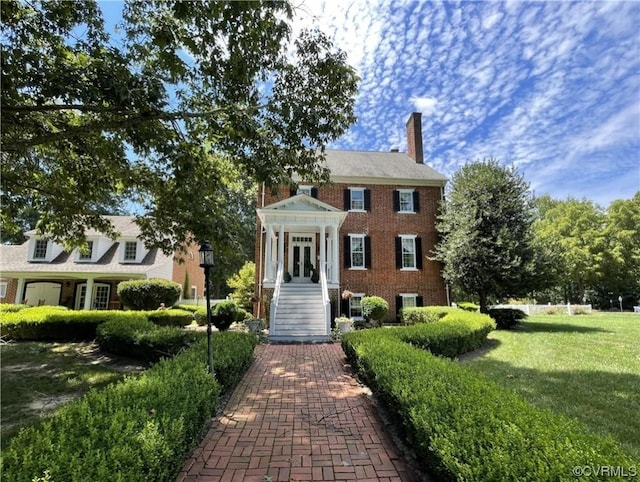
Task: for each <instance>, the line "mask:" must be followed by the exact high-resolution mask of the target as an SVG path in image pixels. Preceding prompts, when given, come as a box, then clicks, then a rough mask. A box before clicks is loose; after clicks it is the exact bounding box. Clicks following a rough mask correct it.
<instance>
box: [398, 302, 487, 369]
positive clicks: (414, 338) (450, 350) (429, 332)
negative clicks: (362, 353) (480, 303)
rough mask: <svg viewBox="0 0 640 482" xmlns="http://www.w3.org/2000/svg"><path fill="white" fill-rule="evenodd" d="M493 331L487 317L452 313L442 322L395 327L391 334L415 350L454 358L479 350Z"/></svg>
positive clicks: (460, 312)
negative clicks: (416, 348)
mask: <svg viewBox="0 0 640 482" xmlns="http://www.w3.org/2000/svg"><path fill="white" fill-rule="evenodd" d="M495 327H496V325H495V323H494V322H493V320H492V319H491V318H490V317H489V316H487V315H482V314H480V313H471V312H469V311H463V310H455V311H451V312H449V313H448V314H447V315H445V316H444V317H443V318H442V319H441V321H437V322H434V323H428V324H425V323H422V324H418V325H413V326H403V327H398V328H397V329H395V330H393V334H394V335H395V336H397V337H398V338H399V339H401V340H402V341H404V342H406V343H410V344H411V345H414V346H416V347H418V348H422V349H425V350H429V351H431V352H432V353H434V354H436V355H442V356H446V357H450V358H453V357H455V356H456V355H460V354H462V353H467V352H469V351H473V350H477V349H478V348H480V347H481V346H482V345H483V343H484V342H485V340H486V339H487V335H488V334H489V333H491V331H493V330H494V329H495Z"/></svg>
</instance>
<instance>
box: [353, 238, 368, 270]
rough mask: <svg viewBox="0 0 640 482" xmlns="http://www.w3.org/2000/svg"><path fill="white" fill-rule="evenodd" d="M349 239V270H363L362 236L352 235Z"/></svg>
mask: <svg viewBox="0 0 640 482" xmlns="http://www.w3.org/2000/svg"><path fill="white" fill-rule="evenodd" d="M349 238H350V239H351V268H360V269H364V267H365V264H364V248H365V246H364V234H352V235H350V236H349Z"/></svg>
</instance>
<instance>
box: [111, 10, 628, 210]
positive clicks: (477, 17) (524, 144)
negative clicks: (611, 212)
mask: <svg viewBox="0 0 640 482" xmlns="http://www.w3.org/2000/svg"><path fill="white" fill-rule="evenodd" d="M294 4H296V5H298V6H297V8H296V21H295V28H294V32H295V31H296V30H298V29H300V28H302V27H309V26H317V27H319V28H320V29H321V30H323V31H324V32H326V33H327V34H329V35H330V36H331V37H332V38H333V40H334V42H335V44H336V45H337V46H339V47H340V48H342V49H343V50H345V51H346V52H347V54H348V58H349V62H350V64H351V65H353V66H354V67H355V68H356V69H357V71H358V74H359V76H360V77H361V78H362V80H361V84H360V91H359V94H358V97H357V103H356V114H357V116H358V121H357V122H356V124H355V125H353V126H352V128H351V129H350V130H349V131H348V132H347V133H346V134H345V135H344V136H343V137H342V138H341V139H340V140H339V141H338V142H336V143H335V144H333V145H331V146H329V147H332V148H339V149H355V150H373V151H387V150H389V149H391V148H399V149H400V150H401V151H406V133H405V124H406V121H407V119H408V117H409V114H410V113H411V112H414V111H417V112H422V114H423V117H422V121H423V124H422V130H423V141H424V151H425V162H427V163H428V164H430V165H431V166H432V167H434V168H435V169H437V170H438V171H440V172H442V173H443V174H445V175H447V176H451V175H452V174H453V173H454V172H455V171H456V170H457V169H458V168H459V167H460V166H462V165H464V164H465V163H467V162H471V161H474V160H477V159H483V158H487V157H494V158H496V159H498V160H499V161H500V162H501V163H503V164H505V165H515V166H516V167H517V168H518V169H519V171H520V172H521V173H523V174H524V176H525V179H526V180H527V181H528V182H529V183H530V185H531V188H532V189H533V190H534V192H535V194H536V195H543V194H549V195H551V196H552V197H554V198H556V199H566V198H567V197H568V196H572V197H575V198H583V197H584V198H587V199H591V200H593V201H595V202H597V203H598V204H600V205H601V206H603V207H607V206H608V205H609V203H610V202H611V201H612V200H614V199H626V198H631V197H632V196H633V195H634V194H635V193H636V192H637V191H639V190H640V29H639V28H638V26H639V25H640V2H637V1H627V2H622V1H600V2H586V1H581V2H569V1H536V2H523V1H501V2H499V1H486V2H430V1H400V0H393V1H392V0H305V1H304V3H297V2H294ZM101 6H102V8H103V11H104V13H105V16H106V18H107V20H108V21H111V22H113V21H114V17H117V16H119V14H120V11H121V9H122V3H121V2H101Z"/></svg>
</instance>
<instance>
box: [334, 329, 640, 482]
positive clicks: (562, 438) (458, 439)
mask: <svg viewBox="0 0 640 482" xmlns="http://www.w3.org/2000/svg"><path fill="white" fill-rule="evenodd" d="M437 325H440V326H442V327H444V328H443V329H444V330H445V332H446V330H450V331H451V333H452V337H453V338H455V337H457V336H458V335H457V331H456V323H451V322H447V321H440V322H437V323H434V324H431V325H422V326H419V327H402V328H392V329H386V330H385V329H379V330H368V331H364V332H352V333H347V334H345V335H344V336H343V338H342V346H343V349H344V351H345V353H346V355H347V357H348V359H349V360H350V362H351V363H352V365H353V366H354V368H355V369H356V370H357V371H358V373H359V374H360V376H361V377H362V378H363V380H364V381H365V382H366V383H367V384H368V385H369V386H370V387H371V388H372V389H373V390H374V391H375V392H376V393H377V395H378V397H379V398H380V400H381V402H382V403H383V404H384V405H385V406H386V408H387V409H388V410H389V411H390V413H391V415H392V416H393V417H395V418H396V421H397V423H398V425H399V427H401V430H402V431H403V432H404V436H405V437H406V438H407V440H408V442H409V444H410V445H411V447H412V448H413V450H414V451H415V454H416V458H417V459H418V460H419V461H420V462H421V463H422V464H423V465H424V468H425V469H427V470H428V471H429V472H431V473H432V474H433V475H434V477H435V478H436V479H437V480H444V481H459V480H491V481H513V480H518V481H536V482H537V481H551V480H569V479H570V480H573V478H574V476H573V472H572V470H573V468H574V467H576V466H581V467H584V466H590V467H595V466H608V467H611V466H618V467H631V466H633V465H634V462H633V460H631V459H630V458H629V457H628V456H627V455H626V454H624V452H623V451H622V450H621V448H620V447H619V446H618V445H616V444H615V442H614V441H613V440H612V439H611V438H608V437H600V436H596V435H593V434H591V433H589V432H588V431H587V429H586V428H585V427H584V426H582V425H580V424H579V423H578V422H576V421H574V420H571V419H569V418H566V417H564V416H561V415H558V414H555V413H553V412H551V411H550V410H546V409H541V408H537V407H534V406H533V405H531V404H529V403H528V402H527V401H526V400H525V399H524V398H522V397H521V396H520V395H518V394H517V393H515V392H513V391H510V390H507V389H505V388H502V387H501V386H499V385H498V384H496V383H493V382H490V381H488V380H486V379H485V378H484V377H483V376H482V375H480V374H478V373H475V372H473V371H471V370H469V369H467V368H465V367H464V366H461V365H460V364H458V363H456V362H453V361H450V360H447V359H444V358H439V357H436V356H433V355H432V354H431V353H429V352H428V351H426V350H422V349H420V348H417V347H415V346H411V345H410V344H408V343H405V342H403V341H402V340H401V339H400V337H399V336H398V335H397V334H396V333H394V332H395V331H401V330H405V332H409V333H410V330H411V329H418V328H422V329H423V330H426V329H433V327H434V326H437ZM439 335H440V336H443V335H442V333H441V332H439ZM452 344H455V343H453V342H452V343H450V344H449V343H447V344H445V345H446V346H449V345H452ZM429 345H430V349H431V350H432V352H433V353H434V354H445V353H440V352H439V351H438V350H439V348H438V346H436V345H433V344H429ZM607 480H623V479H622V478H615V477H611V478H607ZM625 480H628V479H625Z"/></svg>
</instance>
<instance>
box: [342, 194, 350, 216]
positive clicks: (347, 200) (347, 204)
mask: <svg viewBox="0 0 640 482" xmlns="http://www.w3.org/2000/svg"><path fill="white" fill-rule="evenodd" d="M343 196H344V210H345V211H348V210H349V209H351V190H350V189H345V190H344V193H343Z"/></svg>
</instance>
